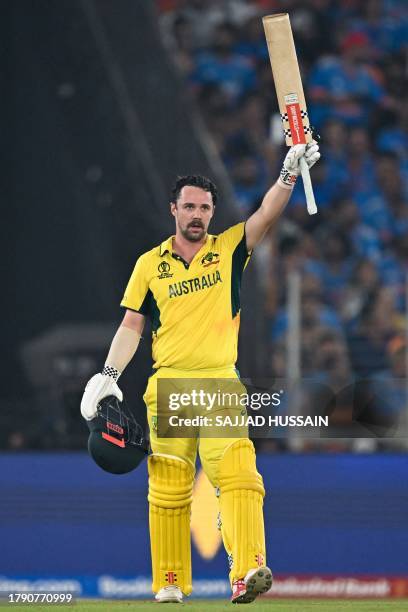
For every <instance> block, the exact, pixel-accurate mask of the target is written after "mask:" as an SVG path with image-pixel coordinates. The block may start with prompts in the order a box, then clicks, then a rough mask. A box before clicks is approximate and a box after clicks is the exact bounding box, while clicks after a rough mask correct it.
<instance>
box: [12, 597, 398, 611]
mask: <svg viewBox="0 0 408 612" xmlns="http://www.w3.org/2000/svg"><path fill="white" fill-rule="evenodd" d="M158 605H159V604H157V603H156V602H154V601H138V600H136V601H135V600H132V601H112V600H106V599H105V600H89V599H79V600H78V601H77V603H76V604H74V605H72V606H71V605H65V606H64V605H59V606H58V605H48V606H41V605H34V606H29V605H23V606H18V605H12V607H11V608H10V609H11V610H27V608H28V607H33V608H34V611H40V610H44V611H45V610H47V612H51V611H52V610H57V609H58V610H59V611H60V610H65V611H66V612H69V611H70V610H72V612H110V611H111V610H113V612H133V610H136V611H137V612H139V611H140V612H148V611H149V612H153V610H161V609H162V608H163V606H161V607H160V608H157V606H158ZM7 607H8V606H7ZM179 609H183V610H185V612H227V610H229V612H233V611H235V610H237V611H239V610H248V612H326V610H327V611H328V612H331V611H333V612H334V610H336V612H343V610H345V611H346V612H355V611H356V612H360V611H361V612H380V611H382V610H391V611H392V612H407V610H408V600H406V599H405V600H378V599H376V600H366V601H357V600H340V599H335V600H317V599H314V600H313V599H289V600H287V599H272V600H265V601H263V602H262V601H259V602H254V603H253V604H250V605H249V606H246V605H244V606H232V604H231V603H229V602H227V601H225V600H214V599H211V600H200V601H187V602H186V603H184V604H182V605H178V606H177V605H170V612H172V610H174V611H176V610H179ZM164 610H169V606H165V607H164Z"/></svg>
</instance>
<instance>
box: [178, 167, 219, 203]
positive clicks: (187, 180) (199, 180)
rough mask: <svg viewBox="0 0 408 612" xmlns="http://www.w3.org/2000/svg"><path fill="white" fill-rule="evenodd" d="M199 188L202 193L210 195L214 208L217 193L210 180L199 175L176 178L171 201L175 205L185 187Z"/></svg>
mask: <svg viewBox="0 0 408 612" xmlns="http://www.w3.org/2000/svg"><path fill="white" fill-rule="evenodd" d="M187 185H188V186H191V187H199V188H200V189H202V190H203V191H208V192H209V193H211V196H212V201H213V204H214V206H215V205H216V203H217V199H218V191H217V187H216V186H215V185H214V183H213V182H212V181H210V179H208V178H206V177H205V176H201V175H200V174H188V175H187V176H178V177H177V180H176V182H175V185H174V187H173V189H172V191H171V201H172V202H174V203H176V202H177V200H178V199H179V197H180V192H181V190H182V189H183V187H186V186H187Z"/></svg>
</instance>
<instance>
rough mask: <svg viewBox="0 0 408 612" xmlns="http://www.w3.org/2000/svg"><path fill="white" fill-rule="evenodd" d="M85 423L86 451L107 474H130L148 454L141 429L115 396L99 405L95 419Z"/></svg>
mask: <svg viewBox="0 0 408 612" xmlns="http://www.w3.org/2000/svg"><path fill="white" fill-rule="evenodd" d="M87 423H88V427H89V438H88V452H89V454H90V455H91V457H92V459H93V460H94V461H95V463H97V464H98V465H99V467H101V468H102V469H103V470H105V471H106V472H110V473H111V474H126V473H127V472H131V471H132V470H134V469H135V468H136V467H137V466H138V465H139V464H140V463H141V462H142V461H143V459H144V458H145V457H146V455H147V454H148V443H147V441H146V439H145V436H144V432H143V429H142V427H141V426H140V425H139V423H138V422H137V421H136V419H135V417H134V415H133V414H132V412H131V410H130V409H129V407H128V406H126V404H125V402H120V401H119V400H118V398H117V397H115V396H114V395H108V397H104V398H103V399H102V400H101V401H100V402H99V404H98V407H97V415H96V417H95V418H93V419H92V420H90V421H87Z"/></svg>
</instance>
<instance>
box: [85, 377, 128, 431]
mask: <svg viewBox="0 0 408 612" xmlns="http://www.w3.org/2000/svg"><path fill="white" fill-rule="evenodd" d="M108 395H114V396H115V397H117V398H118V400H119V401H120V402H121V401H122V400H123V393H122V391H121V390H120V389H119V387H118V385H117V383H116V382H115V381H114V379H113V378H112V377H111V376H108V375H106V374H95V375H94V376H92V378H91V379H90V380H89V381H88V383H87V385H86V387H85V391H84V394H83V396H82V400H81V414H82V416H83V417H84V419H86V420H87V421H90V420H91V419H93V418H94V417H95V416H96V413H97V408H98V404H99V402H100V401H101V399H103V398H104V397H107V396H108Z"/></svg>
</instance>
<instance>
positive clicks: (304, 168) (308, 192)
mask: <svg viewBox="0 0 408 612" xmlns="http://www.w3.org/2000/svg"><path fill="white" fill-rule="evenodd" d="M299 162H300V171H301V173H302V179H303V186H304V188H305V196H306V204H307V212H308V213H309V215H315V214H316V213H317V206H316V201H315V197H314V193H313V187H312V181H311V178H310V172H309V166H308V165H307V163H306V160H305V158H304V157H301V158H300V160H299Z"/></svg>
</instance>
